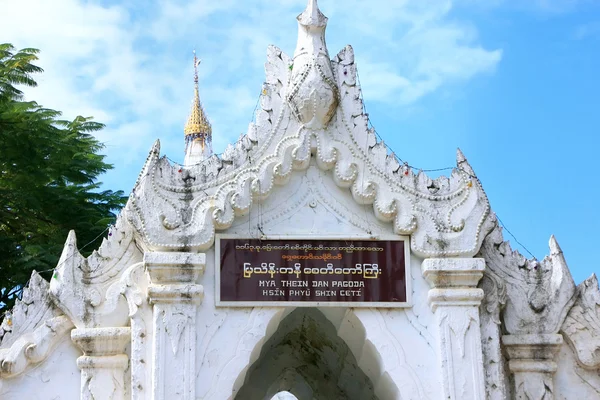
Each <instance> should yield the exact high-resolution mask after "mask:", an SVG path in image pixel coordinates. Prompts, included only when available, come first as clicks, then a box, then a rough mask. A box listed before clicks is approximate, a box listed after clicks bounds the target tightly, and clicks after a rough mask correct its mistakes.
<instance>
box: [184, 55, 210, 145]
mask: <svg viewBox="0 0 600 400" xmlns="http://www.w3.org/2000/svg"><path fill="white" fill-rule="evenodd" d="M200 62H201V60H199V59H198V57H197V56H196V51H195V50H194V99H193V100H192V110H191V112H190V116H189V117H188V120H187V123H186V124H185V128H184V129H183V132H184V133H185V135H186V137H187V136H192V137H193V139H199V140H201V141H202V142H203V143H204V142H205V141H207V139H210V137H211V135H212V128H211V126H210V122H208V118H206V115H205V114H204V110H203V109H202V103H201V102H200V94H199V92H198V65H200Z"/></svg>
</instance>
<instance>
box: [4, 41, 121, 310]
mask: <svg viewBox="0 0 600 400" xmlns="http://www.w3.org/2000/svg"><path fill="white" fill-rule="evenodd" d="M37 54H38V50H36V49H22V50H19V51H16V50H15V48H14V47H13V46H12V45H10V44H0V309H2V308H8V307H11V306H12V304H13V303H14V300H15V297H16V296H17V297H18V296H19V295H20V291H21V290H22V288H23V286H24V285H25V284H26V283H27V280H28V279H29V276H30V275H31V272H32V270H33V269H36V270H37V271H47V272H45V274H43V275H45V277H46V278H49V277H50V276H51V272H49V271H50V270H52V269H53V268H54V267H56V264H57V262H58V259H59V257H60V254H61V250H62V247H63V244H64V241H65V239H66V237H67V234H68V232H69V230H70V229H74V230H75V231H76V232H77V237H78V242H79V243H80V244H81V245H84V244H87V243H89V242H91V243H89V245H88V246H87V247H86V250H87V252H86V251H82V253H84V255H88V254H89V252H90V251H91V250H92V249H94V248H97V247H98V245H99V244H100V242H101V240H102V236H103V235H102V234H103V232H105V230H106V228H107V227H108V226H109V225H110V224H111V223H112V222H113V221H114V220H115V212H116V210H118V209H119V208H120V207H122V206H123V204H124V202H125V199H126V198H125V197H123V193H122V192H121V191H118V192H113V191H110V190H105V191H101V190H100V185H101V183H100V182H98V181H97V178H98V176H99V175H100V174H102V173H104V172H106V171H107V170H109V169H111V168H112V165H110V164H107V163H105V162H104V156H103V155H100V154H98V152H99V151H100V150H102V148H103V145H102V144H101V143H99V142H98V141H97V140H96V139H95V138H94V136H92V133H93V132H96V131H98V130H100V129H102V128H103V125H102V124H100V123H98V122H94V121H93V120H92V119H91V118H84V117H77V118H75V119H74V120H73V121H65V120H62V119H60V115H61V113H60V112H59V111H55V110H51V109H48V108H44V107H42V106H41V105H39V104H37V103H36V102H34V101H25V100H24V97H23V92H22V91H21V90H19V88H20V87H27V86H29V87H31V86H36V82H35V80H34V79H33V77H32V75H33V74H35V73H40V72H42V69H41V68H39V67H38V66H36V65H34V64H33V63H34V62H35V61H36V60H37V59H38V57H37ZM15 295H16V296H15ZM0 314H1V313H0Z"/></svg>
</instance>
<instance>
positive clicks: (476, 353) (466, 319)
mask: <svg viewBox="0 0 600 400" xmlns="http://www.w3.org/2000/svg"><path fill="white" fill-rule="evenodd" d="M422 270H423V276H424V277H425V279H426V280H427V282H429V284H430V285H431V289H430V290H429V296H428V297H429V304H430V306H431V309H432V310H433V312H434V313H435V316H436V319H437V322H438V326H439V341H440V348H439V351H440V361H441V363H440V367H441V369H442V377H443V381H442V384H443V386H444V398H446V399H452V400H454V399H480V400H483V399H485V380H484V373H483V352H482V346H481V332H480V329H479V305H480V304H481V300H482V299H483V290H481V289H479V288H477V284H478V282H479V280H480V279H481V278H482V277H483V271H484V270H485V263H484V260H483V259H481V258H462V259H461V258H448V259H440V258H438V259H435V258H434V259H426V260H425V261H423V266H422Z"/></svg>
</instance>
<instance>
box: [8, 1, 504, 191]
mask: <svg viewBox="0 0 600 400" xmlns="http://www.w3.org/2000/svg"><path fill="white" fill-rule="evenodd" d="M459 1H461V0H459ZM305 3H306V2H305V0H283V1H279V2H273V1H270V0H257V1H253V2H247V1H243V0H220V1H217V2H207V1H205V0H189V1H184V0H179V1H167V0H154V1H144V2H142V1H141V0H123V1H122V2H121V3H118V2H117V4H116V5H112V6H106V5H102V4H101V3H98V2H97V1H82V0H53V1H51V2H50V1H46V0H22V1H19V2H16V1H14V2H6V4H4V5H3V13H2V15H0V37H2V38H3V40H4V41H8V42H12V43H13V44H15V46H17V47H37V48H39V49H41V50H42V53H41V60H40V63H39V64H40V65H41V66H42V67H43V68H44V69H45V72H44V73H43V74H42V75H40V76H39V77H38V81H39V83H40V86H39V87H38V88H36V89H33V90H27V92H26V94H27V95H28V96H29V97H30V98H33V99H36V100H37V101H39V102H40V103H42V104H44V105H45V106H47V107H51V108H55V109H59V110H63V111H64V112H65V116H67V117H73V116H75V115H77V114H82V115H86V116H88V115H93V116H94V117H96V119H97V120H99V121H102V122H105V123H107V125H108V126H107V129H106V130H105V131H104V132H102V133H101V134H100V135H99V138H100V139H101V140H103V141H106V143H107V152H108V154H109V161H110V162H112V163H114V164H115V166H116V169H117V171H119V170H122V169H123V168H124V167H125V166H128V165H129V166H131V167H132V168H136V167H137V168H139V167H141V163H142V162H143V159H144V157H145V153H146V151H147V150H148V149H149V147H150V146H151V144H152V141H153V139H154V138H157V137H158V138H161V141H162V143H163V146H162V147H163V150H164V151H165V152H167V153H168V154H169V155H170V156H171V157H172V158H175V159H181V158H182V152H183V133H182V130H183V124H184V122H185V118H186V115H187V113H188V111H189V104H190V103H189V102H190V99H191V95H192V85H191V83H192V82H191V69H192V63H191V50H192V48H194V47H196V48H197V50H198V54H199V55H200V57H201V58H203V60H204V61H203V63H202V66H201V70H200V79H201V96H202V99H203V103H204V106H205V109H206V111H207V113H208V115H209V117H210V119H211V121H212V122H213V130H214V136H215V138H214V143H215V149H216V150H217V151H219V150H222V149H223V148H224V146H225V144H226V143H227V142H232V141H235V140H236V139H237V137H238V136H239V134H240V133H241V132H244V131H245V130H246V128H247V124H248V122H250V120H251V119H252V115H251V114H252V110H253V109H254V105H255V103H256V98H257V96H258V94H259V91H260V87H261V83H262V81H263V79H264V75H263V71H262V69H263V65H264V62H265V53H266V47H267V45H268V44H270V43H273V44H276V45H278V46H280V47H281V48H282V49H283V50H284V51H286V52H287V53H288V54H291V53H292V52H293V50H294V45H295V40H296V22H295V19H294V18H295V16H296V15H298V13H300V12H301V11H302V9H303V7H304V5H305ZM321 3H322V4H321V8H322V9H323V11H324V13H325V14H326V15H328V16H329V17H330V22H329V27H328V43H329V50H330V52H331V55H332V57H333V56H334V55H335V53H336V52H337V50H338V49H341V48H343V46H344V45H345V44H346V43H351V44H352V45H353V46H354V47H355V49H356V52H357V62H358V66H359V71H360V73H361V78H362V84H363V87H364V89H365V95H366V100H367V101H380V102H386V103H390V104H397V103H398V102H400V103H401V104H405V105H409V104H411V103H414V102H416V101H418V100H419V99H420V98H422V97H423V96H426V95H429V94H431V93H433V92H435V91H436V90H438V89H439V88H441V87H443V86H444V85H449V84H454V83H456V82H463V81H466V80H468V79H471V78H472V77H474V76H477V75H478V74H481V73H485V72H489V71H493V70H494V68H495V66H496V65H497V64H498V62H499V61H500V59H501V56H502V53H501V51H500V50H496V49H492V50H488V49H486V48H485V47H484V46H483V45H481V44H480V43H479V41H478V38H477V32H476V29H475V28H474V27H473V25H472V24H470V23H468V22H464V21H460V20H457V19H455V17H454V16H453V15H452V6H453V3H452V1H450V0H399V1H394V2H389V1H387V0H371V1H369V2H365V1H364V0H348V1H345V2H334V1H327V2H325V1H322V2H321ZM24 21H26V23H25V22H24ZM119 175H122V172H120V173H119ZM131 176H132V177H131V179H129V181H127V182H126V183H123V181H119V182H118V183H117V184H118V185H119V186H121V187H124V188H126V189H128V188H129V186H128V185H130V184H131V183H132V182H133V180H134V179H135V173H132V174H131ZM111 179H112V178H111ZM114 179H115V182H116V181H117V179H118V178H116V175H115V178H114Z"/></svg>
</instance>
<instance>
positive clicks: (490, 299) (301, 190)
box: [0, 0, 600, 400]
mask: <svg viewBox="0 0 600 400" xmlns="http://www.w3.org/2000/svg"><path fill="white" fill-rule="evenodd" d="M298 23H299V35H298V46H297V49H296V51H295V53H294V57H293V58H290V57H289V56H287V55H286V54H285V53H283V52H282V51H281V50H279V49H278V48H276V47H273V46H271V47H269V48H268V51H267V63H266V68H265V69H266V81H265V83H264V84H263V86H262V89H261V93H262V94H261V98H260V108H259V110H258V113H257V116H256V123H254V124H251V125H250V127H249V129H248V133H247V134H246V135H244V136H243V137H242V138H241V139H240V140H239V141H238V142H236V143H235V144H234V145H232V146H229V147H228V149H227V150H226V151H225V153H224V154H223V155H222V157H220V158H219V157H217V156H214V155H212V150H211V148H210V139H211V136H210V135H211V127H210V124H209V123H208V120H207V118H206V116H205V115H204V112H203V111H202V109H201V106H200V100H199V96H198V94H197V93H198V91H197V89H196V96H195V98H194V107H193V109H192V116H191V117H190V121H189V122H188V125H186V132H185V133H186V143H187V148H188V152H187V153H186V160H188V162H187V164H186V165H184V166H183V167H179V166H173V165H171V164H170V163H169V162H168V160H167V159H166V158H165V157H162V158H161V157H160V155H159V150H160V149H159V144H158V142H157V143H156V144H155V145H154V146H153V147H152V150H151V151H150V154H149V156H148V159H147V161H146V164H145V165H144V167H143V169H142V172H141V174H140V175H139V179H138V181H137V183H136V184H135V187H134V189H133V190H132V192H131V195H130V197H129V202H128V204H127V206H126V207H125V208H124V209H123V211H122V213H121V215H120V217H119V219H118V221H117V223H116V225H115V227H114V229H113V231H112V234H111V235H110V236H109V237H108V238H107V239H106V240H105V241H104V243H103V244H102V246H101V247H100V248H99V249H98V250H97V251H96V252H94V253H93V254H92V255H91V256H90V257H88V258H87V259H86V258H83V257H82V256H81V255H80V254H79V252H78V250H77V242H76V237H75V233H74V232H71V233H70V234H69V237H68V238H67V241H66V244H65V248H64V251H63V254H62V257H61V260H60V262H59V264H58V266H57V268H56V272H55V274H54V276H53V278H52V279H51V281H50V282H49V283H48V282H46V281H44V280H43V279H42V278H41V277H40V276H39V275H37V274H36V273H34V274H33V276H32V278H31V281H30V283H29V287H28V288H27V289H26V290H25V292H24V295H23V299H22V300H21V301H20V302H18V304H17V305H16V306H15V308H14V309H13V310H12V316H11V317H10V318H6V319H5V321H4V324H3V326H2V328H0V338H1V343H0V398H1V399H27V400H36V399H40V400H50V399H53V400H56V399H61V400H72V399H73V400H74V399H85V400H91V399H95V400H104V399H115V400H120V399H135V400H142V399H149V400H162V399H165V400H170V399H184V400H200V399H202V400H228V399H235V400H263V399H264V400H270V399H300V400H333V399H340V400H342V399H349V400H355V399H356V400H359V399H360V400H365V399H367V400H370V399H379V400H394V399H403V400H408V399H415V400H421V399H432V400H437V399H452V400H454V399H457V400H468V399H481V400H483V399H494V400H496V399H497V400H501V399H502V400H504V399H530V400H542V399H544V400H549V399H600V311H599V308H598V307H599V305H600V291H599V289H598V282H597V280H596V277H595V276H592V277H591V278H589V279H588V280H586V281H585V282H583V283H582V284H580V285H579V286H575V284H574V282H573V279H572V278H571V275H570V273H569V270H568V268H567V265H566V264H565V260H564V257H563V254H562V251H561V249H560V247H559V246H558V244H557V242H556V240H555V239H554V238H551V239H550V256H548V257H546V258H545V259H544V260H542V261H540V262H538V261H536V260H527V259H525V258H524V257H523V256H521V255H520V254H518V253H517V252H514V251H513V250H511V248H510V246H509V245H508V243H506V242H504V241H503V238H502V232H501V229H500V228H499V227H498V220H497V218H496V216H495V215H494V213H493V212H492V211H491V209H490V205H489V202H488V199H487V197H486V195H485V192H484V190H483V188H482V187H481V184H480V182H479V180H478V179H477V177H476V175H475V173H474V172H473V169H472V168H471V166H470V165H469V163H468V162H467V160H466V159H465V157H464V156H463V154H462V153H461V152H460V151H458V155H457V165H456V169H455V170H454V171H453V172H452V174H451V175H450V177H441V178H438V179H435V180H432V179H430V178H428V177H427V176H426V175H425V174H423V173H418V174H414V173H413V172H412V171H411V170H409V169H407V168H406V167H405V166H403V165H401V164H400V163H399V162H398V161H397V159H396V157H395V156H394V155H393V154H389V153H388V151H387V149H386V147H385V145H384V144H383V143H382V142H378V141H377V139H376V136H375V134H374V132H373V131H371V130H369V129H368V126H367V117H366V115H365V114H364V113H363V104H362V100H361V96H360V88H359V86H358V85H357V80H356V76H357V73H356V65H355V63H354V53H353V50H352V48H351V47H350V46H348V47H346V48H344V49H343V50H342V51H341V52H339V53H338V54H337V55H336V56H335V57H334V58H333V59H331V57H330V56H329V54H328V50H327V47H326V45H325V28H326V24H327V18H326V17H325V16H324V15H323V14H322V13H321V12H320V11H319V9H318V7H317V2H316V0H310V1H309V2H308V7H307V9H306V10H305V11H304V12H303V13H302V14H301V15H300V16H299V17H298Z"/></svg>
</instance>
